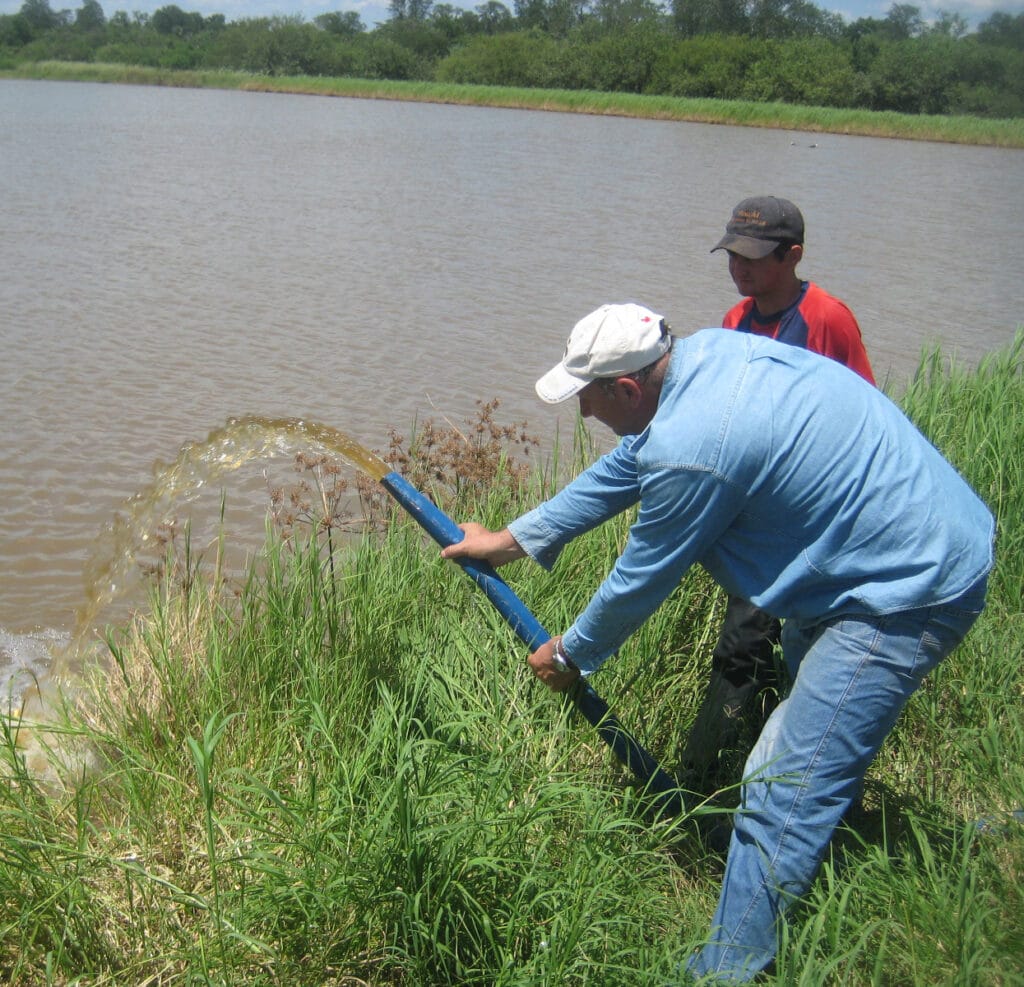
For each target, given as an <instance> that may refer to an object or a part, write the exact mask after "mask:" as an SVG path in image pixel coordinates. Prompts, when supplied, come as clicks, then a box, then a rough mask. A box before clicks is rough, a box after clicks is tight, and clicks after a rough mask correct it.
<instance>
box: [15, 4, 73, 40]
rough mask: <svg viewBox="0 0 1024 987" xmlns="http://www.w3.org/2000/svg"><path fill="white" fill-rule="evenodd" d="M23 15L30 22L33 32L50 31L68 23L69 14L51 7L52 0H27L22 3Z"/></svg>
mask: <svg viewBox="0 0 1024 987" xmlns="http://www.w3.org/2000/svg"><path fill="white" fill-rule="evenodd" d="M20 13H21V16H22V17H24V18H25V20H26V21H27V22H28V25H29V27H30V28H31V29H32V31H33V33H38V32H40V31H49V30H52V29H53V28H55V27H60V26H61V25H62V24H66V23H67V17H68V15H66V14H63V13H57V12H56V11H55V10H53V9H52V8H51V7H50V0H25V2H24V3H23V4H22V5H21V11H20Z"/></svg>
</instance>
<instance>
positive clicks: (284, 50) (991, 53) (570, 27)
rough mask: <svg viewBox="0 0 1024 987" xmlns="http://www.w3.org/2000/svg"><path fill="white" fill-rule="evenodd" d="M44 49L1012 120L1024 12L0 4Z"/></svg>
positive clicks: (36, 52) (50, 54)
mask: <svg viewBox="0 0 1024 987" xmlns="http://www.w3.org/2000/svg"><path fill="white" fill-rule="evenodd" d="M45 60H63V61H83V62H104V63H120V64H129V65H147V66H154V67H158V68H172V69H173V68H180V69H230V70H236V71H243V72H252V73H255V74H259V75H311V76H349V77H357V78H368V79H400V80H429V81H437V82H452V83H479V84H486V85H499V86H522V87H531V88H532V87H543V88H554V89H588V90H596V91H602V92H632V93H646V94H659V95H670V96H683V97H707V98H716V99H740V100H753V101H760V102H784V103H794V104H804V105H813V106H825V107H843V108H863V109H870V110H893V111H898V112H902V113H931V114H970V115H976V116H986V117H1021V116H1024V14H1018V15H1016V16H1013V15H1010V14H1007V13H1003V12H996V13H993V14H991V15H990V16H989V17H988V18H987V19H986V20H984V21H983V22H982V23H981V24H980V25H979V26H978V28H977V30H975V31H970V30H969V29H968V25H967V23H966V22H965V20H964V19H963V17H961V16H960V15H959V14H955V13H948V12H943V13H940V14H939V16H938V17H937V19H936V20H935V21H934V22H930V23H929V22H926V21H925V20H924V18H923V17H922V15H921V10H920V8H919V7H916V6H913V5H911V4H906V3H894V4H893V5H892V7H891V8H890V9H889V12H888V14H887V16H886V17H884V18H873V17H863V18H860V19H858V20H856V21H853V22H850V23H847V22H846V21H845V20H844V19H843V18H842V17H841V16H839V15H838V14H833V13H830V12H827V11H825V10H822V9H821V8H819V7H817V6H815V5H814V4H813V3H810V2H809V0H667V4H662V3H660V2H658V0H513V6H512V9H509V7H507V6H506V5H505V4H504V3H501V2H500V0H485V2H484V3H482V4H480V5H479V6H477V7H476V8H475V9H472V10H469V9H462V8H458V7H455V6H453V5H452V4H450V3H434V2H433V0H391V2H390V6H389V18H388V20H387V21H386V22H385V23H383V24H380V25H378V26H376V27H374V28H373V29H370V30H368V29H367V28H366V26H365V25H364V24H363V23H362V20H361V19H360V17H359V15H358V13H356V12H355V11H344V12H342V11H336V12H331V13H326V14H322V15H320V16H318V17H315V18H314V19H313V20H312V21H311V22H306V21H304V19H303V18H302V17H301V15H300V16H291V17H261V18H244V19H240V20H236V21H231V22H229V21H227V20H226V18H225V17H224V15H223V14H213V15H210V16H207V17H204V16H203V15H202V14H199V13H195V12H190V11H186V10H183V9H182V8H180V7H178V6H177V5H175V4H170V5H168V6H165V7H161V8H159V9H158V10H156V11H155V12H154V13H153V14H145V13H139V12H135V13H133V14H128V13H126V12H124V11H117V12H116V13H114V14H112V15H111V16H110V17H107V16H106V14H105V13H104V10H103V8H102V6H101V5H100V3H99V2H98V0H83V3H82V6H81V7H79V8H78V9H77V10H74V11H70V10H60V11H57V10H54V9H53V8H52V7H51V6H50V3H49V0H25V3H24V4H23V5H22V7H21V9H20V10H19V12H18V13H17V14H8V15H2V16H0V68H2V67H14V66H16V65H18V64H19V63H22V62H35V61H45Z"/></svg>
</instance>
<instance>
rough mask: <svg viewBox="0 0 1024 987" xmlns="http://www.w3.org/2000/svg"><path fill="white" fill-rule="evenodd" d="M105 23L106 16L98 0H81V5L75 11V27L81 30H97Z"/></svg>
mask: <svg viewBox="0 0 1024 987" xmlns="http://www.w3.org/2000/svg"><path fill="white" fill-rule="evenodd" d="M106 23H107V17H106V14H104V13H103V8H102V7H101V6H100V4H99V0H82V6H81V7H79V8H78V10H77V12H76V13H75V27H77V28H79V29H80V30H82V31H98V30H100V29H101V28H103V26H104V25H105V24H106Z"/></svg>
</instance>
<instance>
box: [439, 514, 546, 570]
mask: <svg viewBox="0 0 1024 987" xmlns="http://www.w3.org/2000/svg"><path fill="white" fill-rule="evenodd" d="M459 529H460V530H461V531H462V532H463V533H464V534H465V536H466V537H465V538H463V539H462V541H459V542H456V543H455V544H454V545H449V546H448V547H447V548H442V549H441V556H442V557H443V558H446V559H461V558H471V559H483V560H484V561H486V562H490V564H491V565H492V566H494V568H495V569H497V568H498V566H502V565H504V564H505V563H506V562H515V560H516V559H521V558H523V557H524V556H525V555H526V552H524V551H523V550H522V548H520V547H519V542H517V541H516V540H515V538H513V537H512V533H511V532H510V531H509V530H508V528H503V529H502V530H501V531H491V530H490V529H488V528H485V527H484V526H483V525H482V524H475V523H474V522H472V521H470V522H469V523H468V524H460V525H459Z"/></svg>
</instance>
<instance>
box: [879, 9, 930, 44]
mask: <svg viewBox="0 0 1024 987" xmlns="http://www.w3.org/2000/svg"><path fill="white" fill-rule="evenodd" d="M883 24H885V27H886V30H887V32H888V34H889V37H890V38H892V39H893V41H905V40H906V39H907V38H917V37H920V36H921V35H922V34H923V33H924V21H923V20H922V18H921V8H920V7H915V6H914V5H913V4H912V3H894V4H893V5H892V6H891V7H890V8H889V13H888V14H886V15H885V20H884V21H883Z"/></svg>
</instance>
